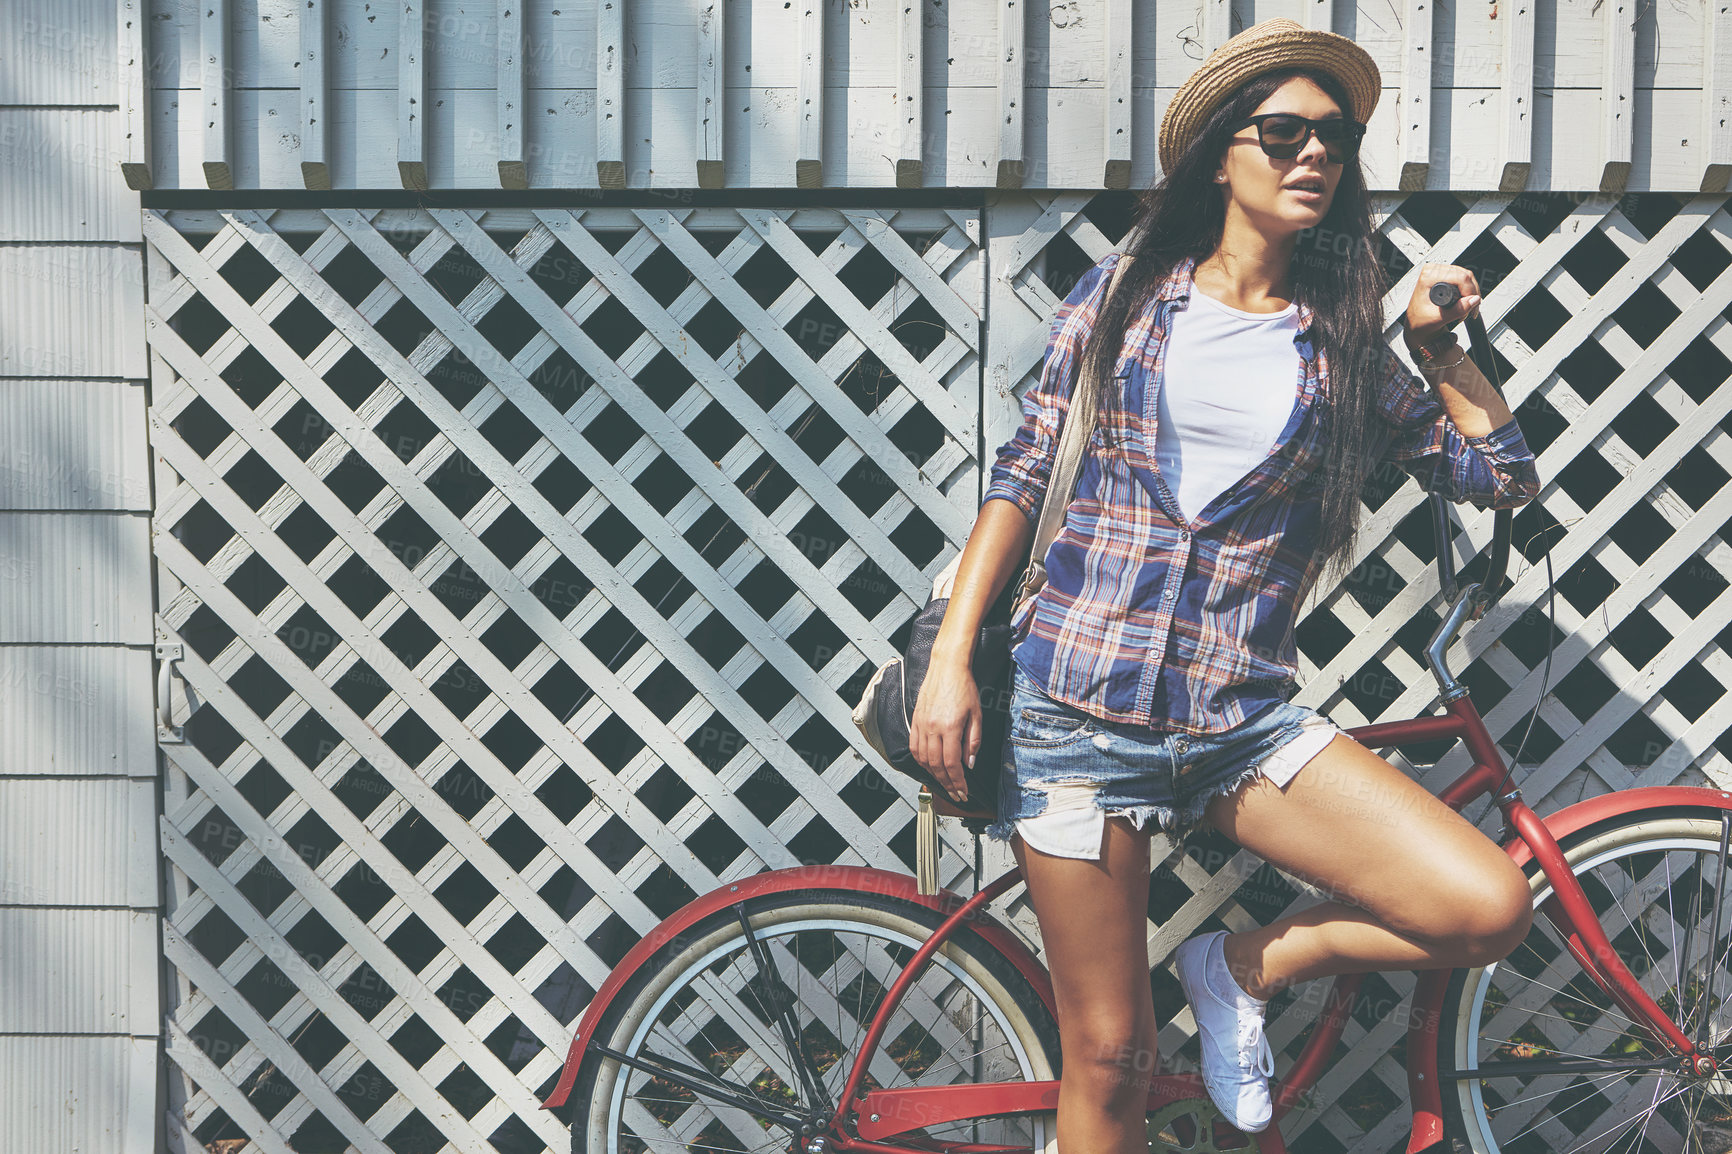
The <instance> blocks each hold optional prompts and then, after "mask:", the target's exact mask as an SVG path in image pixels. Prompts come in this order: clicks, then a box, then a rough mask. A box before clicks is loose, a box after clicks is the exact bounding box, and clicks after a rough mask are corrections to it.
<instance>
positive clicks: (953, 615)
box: [908, 500, 1034, 801]
mask: <svg viewBox="0 0 1732 1154" xmlns="http://www.w3.org/2000/svg"><path fill="white" fill-rule="evenodd" d="M1033 536H1034V526H1033V525H1032V524H1030V523H1029V520H1028V518H1027V517H1025V516H1024V515H1023V512H1022V510H1021V509H1019V508H1018V507H1017V506H1016V504H1015V503H1014V502H1011V501H1003V500H999V501H991V500H989V501H987V502H986V503H985V504H984V505H982V506H981V507H980V514H979V515H978V516H977V517H976V518H975V521H974V529H973V531H972V532H970V533H969V534H968V544H967V545H965V546H964V547H963V550H962V559H961V560H960V561H959V562H957V567H956V581H955V584H954V585H952V587H951V590H950V604H949V605H948V606H946V607H945V610H944V622H943V624H941V625H940V626H939V627H938V637H937V638H936V639H935V640H934V641H933V643H932V657H931V661H930V663H929V664H928V665H927V667H926V680H925V681H924V682H923V683H922V684H921V687H920V697H919V699H918V701H917V702H916V703H915V707H914V716H913V717H912V718H911V719H910V724H909V729H908V751H909V753H910V754H912V755H913V757H914V760H915V761H917V762H919V763H920V764H921V766H923V767H924V768H925V769H926V771H927V772H928V773H930V774H932V776H934V777H935V778H937V779H938V781H939V784H941V785H943V786H944V788H945V789H946V790H947V791H949V793H950V795H951V796H952V797H953V798H955V799H956V800H958V801H967V800H968V784H967V781H966V779H965V778H964V776H963V768H964V766H965V765H968V766H971V765H973V764H974V755H975V753H976V752H978V751H979V749H980V714H981V710H980V692H979V689H978V688H977V687H976V685H975V683H974V673H973V670H972V662H973V659H974V645H975V640H976V638H978V637H979V636H980V622H981V619H982V618H983V617H985V616H986V610H987V607H988V606H990V605H991V604H992V603H993V601H994V600H995V599H997V597H998V595H999V593H1000V591H1002V590H1003V589H1004V585H1005V582H1007V581H1009V580H1011V578H1013V577H1015V576H1016V575H1017V573H1018V572H1019V571H1020V570H1021V568H1022V559H1023V558H1024V557H1026V556H1027V555H1028V545H1029V541H1030V539H1031V538H1032V537H1033Z"/></svg>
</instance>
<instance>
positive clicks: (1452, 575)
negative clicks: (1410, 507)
mask: <svg viewBox="0 0 1732 1154" xmlns="http://www.w3.org/2000/svg"><path fill="white" fill-rule="evenodd" d="M1430 295H1431V303H1432V304H1434V305H1437V306H1438V307H1439V308H1445V309H1446V308H1449V307H1450V306H1451V305H1453V304H1455V302H1456V301H1458V300H1459V299H1461V290H1460V289H1458V288H1456V287H1455V286H1454V285H1453V284H1450V283H1449V282H1447V281H1440V282H1439V283H1437V284H1434V285H1432V286H1431V293H1430ZM1466 325H1467V337H1468V355H1469V356H1471V357H1472V358H1473V363H1474V364H1475V365H1476V366H1477V367H1478V368H1479V371H1480V372H1481V373H1482V374H1484V376H1485V379H1486V380H1488V381H1490V382H1491V387H1492V388H1493V389H1494V390H1496V392H1497V394H1498V396H1500V397H1501V396H1503V382H1502V381H1500V380H1499V379H1498V371H1497V358H1496V357H1494V356H1493V355H1492V348H1491V338H1490V337H1489V336H1488V335H1487V334H1486V331H1485V321H1484V319H1482V318H1481V317H1480V315H1479V310H1478V309H1475V310H1474V311H1473V312H1472V313H1470V314H1468V316H1467V319H1466ZM1431 516H1432V527H1433V530H1434V533H1433V537H1434V540H1435V542H1436V545H1437V580H1438V587H1439V588H1440V589H1442V590H1443V596H1444V599H1445V600H1446V601H1450V602H1453V601H1455V599H1456V586H1455V579H1456V572H1455V552H1454V550H1453V549H1451V548H1450V540H1449V508H1448V505H1447V504H1446V503H1445V501H1444V499H1443V498H1442V497H1441V496H1439V495H1438V494H1436V493H1433V494H1432V495H1431ZM1513 520H1514V515H1513V514H1512V513H1511V511H1510V510H1508V509H1499V510H1497V512H1496V513H1495V514H1494V515H1493V517H1492V530H1491V556H1490V557H1489V558H1488V562H1489V563H1488V564H1487V566H1486V571H1485V576H1484V577H1483V578H1481V579H1480V581H1479V582H1477V585H1476V586H1475V587H1470V588H1473V596H1472V601H1473V603H1474V610H1473V615H1474V616H1476V617H1477V616H1479V615H1480V614H1481V613H1484V612H1485V611H1486V610H1487V609H1489V608H1491V606H1492V605H1494V604H1496V603H1497V599H1498V598H1499V597H1500V596H1502V594H1503V583H1504V577H1505V575H1506V574H1507V573H1508V572H1509V550H1510V533H1511V527H1512V522H1513ZM1458 627H1459V623H1458Z"/></svg>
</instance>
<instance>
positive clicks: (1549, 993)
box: [1438, 814, 1732, 1154]
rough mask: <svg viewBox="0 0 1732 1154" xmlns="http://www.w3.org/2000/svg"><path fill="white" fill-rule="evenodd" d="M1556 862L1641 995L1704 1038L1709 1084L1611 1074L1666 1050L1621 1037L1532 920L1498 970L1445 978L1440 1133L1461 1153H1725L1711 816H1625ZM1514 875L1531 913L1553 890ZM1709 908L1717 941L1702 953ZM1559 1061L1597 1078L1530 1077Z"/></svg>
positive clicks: (1731, 1097)
mask: <svg viewBox="0 0 1732 1154" xmlns="http://www.w3.org/2000/svg"><path fill="white" fill-rule="evenodd" d="M1565 857H1566V858H1567V859H1568V860H1569V862H1570V865H1571V868H1572V870H1573V871H1574V873H1575V875H1576V877H1577V878H1578V879H1580V881H1581V883H1582V888H1583V889H1584V891H1585V892H1586V893H1587V896H1588V899H1589V901H1590V902H1591V903H1592V905H1593V908H1594V911H1595V913H1596V914H1598V915H1599V918H1600V924H1601V925H1602V926H1603V927H1604V928H1605V930H1606V936H1607V938H1608V939H1610V941H1611V943H1612V946H1613V948H1614V949H1615V950H1617V951H1618V954H1619V956H1620V957H1622V958H1623V960H1624V962H1625V964H1626V965H1628V966H1629V967H1630V970H1631V972H1632V973H1633V974H1634V975H1635V976H1636V978H1637V980H1638V981H1640V982H1641V984H1642V986H1643V988H1644V989H1645V990H1646V991H1647V992H1648V994H1649V995H1650V996H1651V997H1653V999H1654V1001H1655V1002H1656V1003H1658V1005H1659V1006H1660V1008H1661V1009H1663V1010H1665V1011H1667V1012H1668V1013H1670V1014H1672V1015H1673V1020H1674V1021H1676V1022H1677V1023H1678V1024H1679V1026H1680V1027H1681V1028H1682V1029H1683V1030H1684V1032H1685V1033H1686V1034H1687V1035H1689V1036H1690V1037H1692V1038H1694V1037H1696V1036H1697V1030H1698V1028H1699V1027H1700V1026H1702V1025H1703V1024H1704V1022H1705V1023H1706V1029H1707V1039H1708V1043H1709V1046H1710V1047H1711V1050H1712V1052H1713V1054H1714V1055H1715V1057H1716V1058H1717V1059H1718V1061H1719V1064H1720V1073H1719V1074H1718V1075H1716V1076H1713V1077H1708V1078H1695V1077H1689V1076H1686V1075H1685V1074H1684V1073H1683V1072H1682V1070H1681V1068H1680V1067H1679V1065H1678V1064H1677V1063H1668V1064H1667V1065H1664V1066H1657V1067H1652V1068H1648V1069H1630V1068H1622V1069H1620V1068H1618V1066H1617V1064H1618V1063H1624V1064H1625V1065H1626V1066H1628V1065H1630V1064H1633V1063H1639V1062H1641V1061H1643V1060H1645V1059H1654V1060H1658V1059H1661V1058H1663V1057H1665V1056H1666V1055H1667V1054H1669V1053H1670V1050H1669V1049H1667V1048H1666V1047H1664V1046H1663V1045H1662V1044H1660V1043H1659V1042H1658V1041H1657V1040H1656V1039H1653V1038H1651V1037H1650V1036H1649V1035H1648V1033H1647V1032H1646V1031H1645V1030H1643V1029H1641V1028H1638V1027H1637V1026H1635V1025H1634V1023H1632V1021H1631V1020H1630V1018H1629V1017H1628V1016H1627V1015H1626V1014H1625V1013H1624V1011H1623V1010H1622V1009H1621V1008H1619V1006H1618V1005H1617V1003H1616V1002H1614V1001H1613V1000H1612V999H1611V998H1610V997H1608V996H1607V995H1606V994H1605V992H1604V991H1603V990H1601V989H1600V987H1599V986H1598V985H1597V984H1596V983H1595V982H1594V981H1593V979H1592V978H1590V977H1589V976H1588V975H1587V974H1586V973H1584V972H1583V970H1582V969H1581V967H1580V966H1579V965H1578V964H1577V963H1576V961H1575V959H1574V958H1573V957H1572V956H1571V955H1570V953H1569V952H1568V950H1567V949H1566V947H1565V946H1564V942H1563V938H1562V937H1561V936H1560V935H1559V933H1558V930H1557V928H1556V927H1555V926H1553V925H1552V924H1551V922H1550V921H1549V919H1547V918H1546V917H1545V915H1543V914H1538V915H1536V916H1535V918H1534V925H1533V929H1532V930H1531V931H1530V932H1529V933H1528V936H1527V940H1526V941H1525V942H1523V943H1522V945H1521V946H1520V948H1518V949H1517V950H1516V951H1515V952H1514V953H1512V954H1511V955H1510V956H1509V957H1508V958H1505V959H1504V960H1503V961H1501V962H1498V963H1495V964H1494V965H1490V966H1485V967H1481V968H1476V969H1467V970H1458V971H1457V972H1456V973H1455V975H1454V976H1453V977H1452V979H1451V982H1450V986H1449V990H1448V993H1447V995H1446V997H1445V1001H1444V1011H1443V1021H1442V1023H1441V1027H1442V1029H1441V1031H1440V1037H1439V1051H1438V1052H1439V1058H1440V1059H1441V1061H1440V1064H1441V1065H1443V1066H1445V1067H1448V1065H1449V1064H1450V1061H1451V1059H1452V1058H1453V1061H1454V1066H1455V1068H1456V1069H1457V1070H1461V1071H1467V1072H1470V1073H1469V1074H1468V1076H1466V1077H1463V1078H1460V1079H1458V1080H1457V1081H1455V1083H1454V1084H1453V1086H1452V1085H1450V1084H1449V1083H1447V1082H1446V1083H1445V1084H1444V1086H1443V1092H1444V1094H1443V1098H1444V1113H1445V1119H1446V1125H1449V1126H1450V1127H1451V1133H1452V1135H1453V1136H1454V1137H1455V1138H1456V1139H1457V1141H1458V1142H1459V1143H1460V1144H1461V1145H1463V1146H1465V1147H1466V1148H1467V1149H1468V1150H1471V1151H1473V1152H1474V1154H1530V1152H1533V1154H1539V1152H1542V1151H1543V1152H1545V1154H1602V1152H1607V1154H1610V1152H1616V1154H1727V1152H1728V1151H1732V1011H1729V1008H1728V1007H1729V1004H1732V998H1729V997H1728V995H1732V972H1728V967H1727V962H1728V949H1729V946H1728V942H1727V938H1728V936H1729V932H1732V878H1723V877H1722V876H1721V873H1720V865H1719V857H1720V819H1719V817H1718V816H1713V815H1708V814H1702V815H1699V816H1698V815H1678V816H1647V815H1632V817H1631V819H1630V820H1628V821H1625V822H1623V823H1622V824H1619V825H1616V826H1613V827H1611V828H1606V829H1601V830H1598V831H1594V832H1592V833H1591V834H1590V835H1589V836H1587V837H1585V838H1583V839H1581V840H1580V841H1578V842H1576V843H1574V844H1572V845H1570V846H1568V847H1566V849H1565ZM1729 872H1732V871H1729ZM1528 873H1529V876H1530V879H1531V882H1532V886H1533V893H1534V906H1535V908H1536V909H1537V908H1538V907H1539V906H1540V905H1541V904H1542V903H1544V902H1545V901H1546V899H1548V898H1549V897H1550V896H1551V894H1552V887H1551V885H1550V884H1549V883H1548V882H1547V881H1546V878H1545V875H1544V874H1543V873H1542V872H1541V871H1540V869H1539V867H1538V866H1537V865H1534V866H1531V867H1530V868H1529V871H1528ZM1716 907H1718V909H1719V922H1718V924H1719V926H1720V940H1718V941H1711V940H1710V936H1711V933H1712V927H1713V926H1714V925H1715V909H1716ZM1711 976H1712V979H1713V985H1712V987H1711V988H1712V990H1713V1000H1712V1002H1710V1001H1709V997H1708V991H1709V989H1710V986H1709V980H1710V977H1711ZM1560 1059H1588V1060H1590V1061H1591V1062H1592V1063H1594V1067H1595V1068H1594V1069H1593V1070H1583V1069H1580V1068H1578V1069H1573V1070H1561V1071H1560V1070H1552V1071H1549V1072H1548V1071H1547V1070H1546V1069H1545V1068H1544V1065H1543V1064H1544V1063H1547V1062H1554V1063H1555V1062H1557V1061H1558V1060H1560ZM1524 1064H1526V1065H1528V1066H1529V1067H1531V1069H1524V1068H1523V1065H1524ZM1476 1070H1478V1071H1483V1073H1481V1074H1480V1075H1479V1076H1474V1075H1473V1074H1472V1073H1471V1071H1476Z"/></svg>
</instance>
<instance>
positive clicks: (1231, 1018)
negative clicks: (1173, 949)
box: [1173, 930, 1275, 1134]
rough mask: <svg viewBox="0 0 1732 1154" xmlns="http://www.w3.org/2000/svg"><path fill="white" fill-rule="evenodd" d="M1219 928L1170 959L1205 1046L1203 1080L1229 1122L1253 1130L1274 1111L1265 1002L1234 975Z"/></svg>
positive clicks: (1262, 1125)
mask: <svg viewBox="0 0 1732 1154" xmlns="http://www.w3.org/2000/svg"><path fill="white" fill-rule="evenodd" d="M1226 936H1227V934H1226V932H1225V931H1223V930H1217V931H1216V932H1214V933H1212V934H1204V935H1203V936H1201V937H1196V938H1192V939H1191V940H1190V941H1188V942H1186V943H1185V944H1184V945H1182V946H1180V947H1179V949H1178V952H1177V953H1176V954H1175V955H1174V957H1173V960H1174V962H1175V963H1176V965H1177V967H1178V971H1179V985H1181V986H1183V987H1184V989H1185V997H1186V998H1188V999H1189V1000H1190V1003H1191V1012H1192V1013H1193V1014H1194V1015H1196V1018H1197V1035H1198V1038H1197V1040H1198V1042H1199V1044H1200V1045H1201V1047H1202V1051H1203V1085H1204V1086H1206V1087H1208V1090H1209V1097H1210V1098H1211V1099H1213V1100H1214V1103H1215V1106H1216V1107H1217V1108H1218V1109H1219V1110H1220V1111H1221V1114H1222V1116H1224V1117H1225V1118H1226V1119H1227V1121H1228V1123H1229V1124H1230V1125H1232V1126H1233V1128H1234V1129H1236V1130H1241V1131H1243V1132H1244V1133H1247V1134H1255V1133H1257V1132H1259V1131H1261V1130H1263V1129H1264V1128H1266V1127H1267V1126H1268V1125H1269V1119H1270V1118H1271V1117H1272V1116H1273V1114H1274V1106H1273V1103H1272V1102H1271V1101H1270V1099H1269V1078H1270V1077H1271V1076H1272V1075H1273V1074H1274V1073H1275V1051H1274V1050H1273V1049H1271V1048H1270V1046H1269V1039H1268V1038H1267V1037H1265V1036H1264V1034H1263V1008H1264V1006H1265V1005H1266V1004H1267V1003H1265V1002H1261V1001H1258V1000H1257V999H1256V998H1253V997H1252V996H1251V995H1249V994H1247V993H1246V992H1245V991H1244V990H1242V989H1240V988H1239V983H1238V982H1236V981H1234V980H1233V975H1232V972H1231V971H1230V970H1228V969H1227V958H1226V955H1225V954H1224V953H1223V952H1222V949H1221V942H1222V939H1224V938H1225V937H1226Z"/></svg>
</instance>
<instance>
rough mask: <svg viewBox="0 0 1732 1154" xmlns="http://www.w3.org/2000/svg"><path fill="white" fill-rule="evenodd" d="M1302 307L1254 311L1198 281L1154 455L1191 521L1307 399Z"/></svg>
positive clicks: (1174, 344)
mask: <svg viewBox="0 0 1732 1154" xmlns="http://www.w3.org/2000/svg"><path fill="white" fill-rule="evenodd" d="M1298 332H1299V313H1298V306H1297V305H1294V304H1289V305H1288V306H1287V307H1286V308H1285V309H1282V310H1281V311H1280V312H1278V313H1248V312H1245V311H1244V310H1243V309H1236V308H1233V307H1231V306H1229V305H1225V304H1222V303H1221V302H1220V301H1218V300H1216V299H1215V298H1214V297H1212V296H1209V295H1208V294H1207V293H1205V292H1203V291H1202V290H1201V289H1199V288H1198V287H1197V286H1196V285H1195V284H1193V285H1192V286H1191V296H1190V304H1189V305H1188V307H1186V308H1184V309H1181V310H1178V311H1176V312H1175V313H1174V314H1173V321H1172V328H1171V331H1170V332H1169V333H1168V334H1167V351H1166V364H1165V366H1164V373H1163V380H1162V383H1161V390H1160V400H1159V408H1158V410H1157V413H1156V415H1157V418H1158V420H1159V422H1160V426H1159V429H1158V430H1157V432H1156V436H1155V456H1156V459H1157V461H1158V463H1159V466H1160V472H1161V479H1162V480H1163V481H1165V482H1166V484H1167V489H1168V490H1169V491H1170V492H1171V493H1172V494H1173V496H1174V497H1175V498H1176V499H1177V500H1178V502H1179V509H1180V511H1181V512H1183V513H1184V515H1185V521H1186V523H1190V522H1193V521H1195V520H1196V519H1197V514H1199V513H1201V512H1202V511H1203V510H1204V509H1205V508H1207V507H1208V505H1209V502H1211V501H1213V500H1214V499H1215V498H1216V497H1218V496H1220V495H1221V494H1222V493H1224V492H1225V491H1226V490H1227V489H1228V488H1230V487H1231V486H1232V485H1233V484H1234V483H1236V482H1237V481H1239V480H1240V478H1242V477H1244V476H1245V474H1247V473H1249V472H1250V471H1251V470H1252V469H1254V468H1256V467H1257V466H1258V465H1260V464H1262V462H1263V459H1264V458H1265V457H1267V456H1268V455H1269V450H1270V449H1273V448H1274V447H1275V441H1276V439H1277V438H1278V437H1280V435H1281V430H1282V429H1284V428H1286V427H1287V418H1288V417H1289V416H1290V415H1291V414H1292V412H1293V406H1294V405H1295V404H1296V403H1297V402H1298V398H1299V351H1298V349H1297V348H1296V347H1294V344H1293V338H1294V337H1295V336H1296V335H1297V334H1298Z"/></svg>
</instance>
